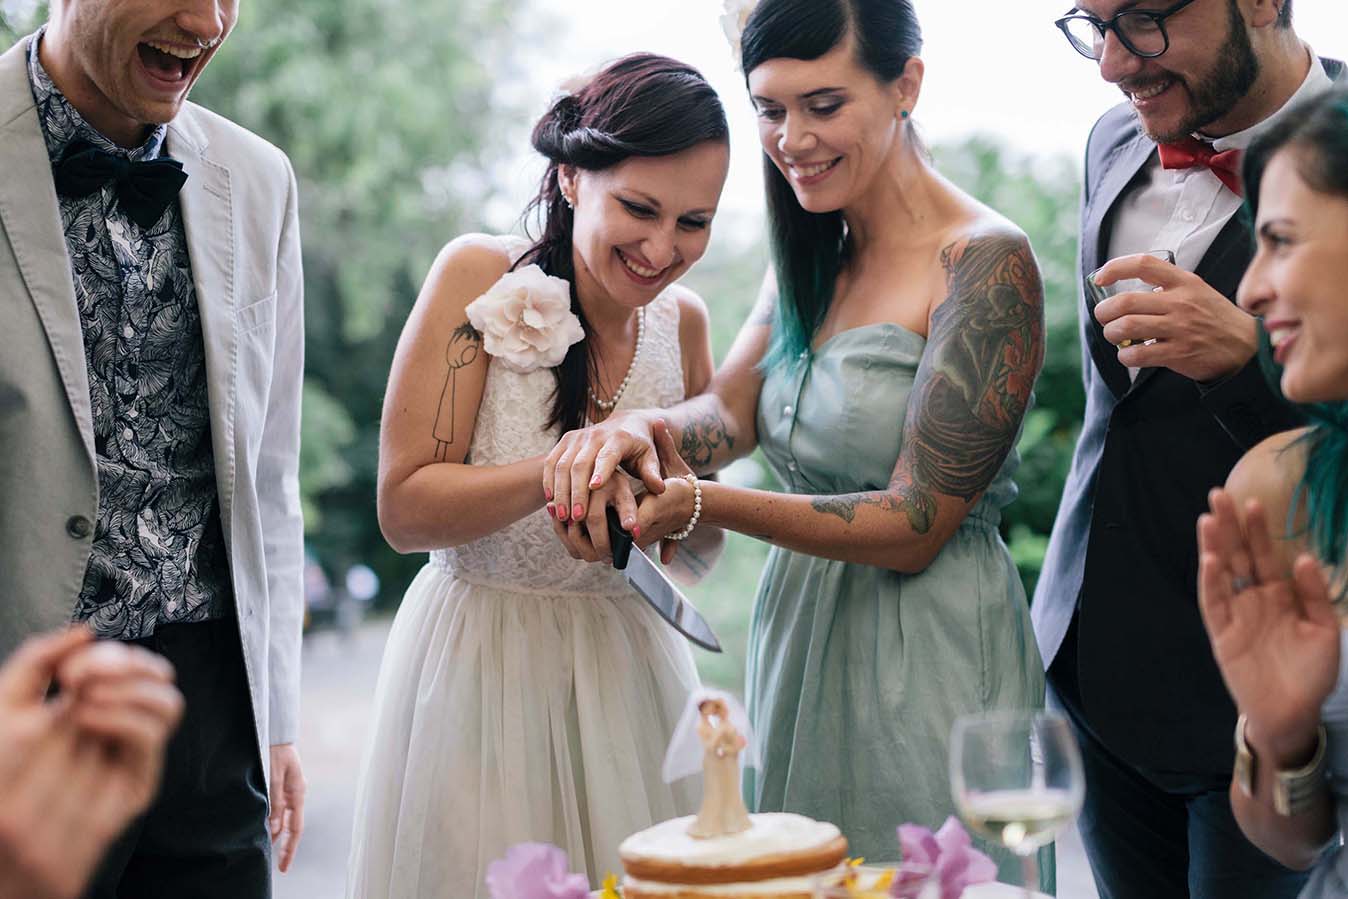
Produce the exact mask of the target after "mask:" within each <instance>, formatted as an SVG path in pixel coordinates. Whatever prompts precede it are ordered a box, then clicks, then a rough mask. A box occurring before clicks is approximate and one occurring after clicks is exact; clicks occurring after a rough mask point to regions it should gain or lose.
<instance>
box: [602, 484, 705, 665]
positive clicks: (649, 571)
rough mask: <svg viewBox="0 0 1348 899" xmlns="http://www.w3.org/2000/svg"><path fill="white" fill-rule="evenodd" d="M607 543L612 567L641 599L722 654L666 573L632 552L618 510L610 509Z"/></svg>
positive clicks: (677, 627) (693, 638) (686, 633)
mask: <svg viewBox="0 0 1348 899" xmlns="http://www.w3.org/2000/svg"><path fill="white" fill-rule="evenodd" d="M608 540H609V545H610V546H611V547H612V548H613V567H614V568H616V569H618V570H619V571H621V572H622V574H623V577H625V578H626V579H627V582H628V583H629V584H631V585H632V586H633V587H635V588H636V591H637V592H638V593H640V594H641V598H642V599H644V600H646V602H647V603H649V604H650V606H651V608H653V609H655V611H656V612H658V613H659V614H660V617H661V618H663V619H665V621H667V622H668V623H669V625H670V626H671V627H673V628H674V630H676V631H678V632H679V633H681V634H683V635H684V636H685V637H687V638H688V639H689V640H690V641H691V642H693V643H696V644H697V645H698V646H701V647H702V648H703V649H706V650H709V651H710V652H720V651H721V641H720V640H717V639H716V634H715V633H714V632H713V631H712V629H711V625H710V624H708V623H707V619H705V618H703V617H702V613H701V612H699V611H698V610H697V607H696V606H694V605H693V604H692V603H691V602H689V600H688V597H686V596H684V595H683V593H681V592H680V591H679V588H678V587H675V586H674V584H673V583H672V582H670V580H669V578H668V577H666V576H665V573H664V572H663V571H661V570H660V569H659V568H658V567H656V564H655V563H654V562H652V561H651V560H650V558H648V557H647V555H646V554H645V553H643V552H641V551H639V550H638V551H637V552H632V535H631V534H629V533H627V531H625V530H623V526H622V521H621V520H620V519H619V518H618V511H617V510H616V509H614V508H613V507H612V506H609V507H608Z"/></svg>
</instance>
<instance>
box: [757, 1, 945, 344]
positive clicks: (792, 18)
mask: <svg viewBox="0 0 1348 899" xmlns="http://www.w3.org/2000/svg"><path fill="white" fill-rule="evenodd" d="M849 34H850V35H851V36H852V38H853V40H854V42H855V45H856V54H857V61H858V62H859V63H860V64H861V66H862V67H863V68H865V69H866V70H867V71H868V72H870V73H871V74H872V75H874V76H875V77H876V79H878V80H879V81H881V82H883V83H886V84H887V83H889V82H892V81H894V80H896V79H897V78H899V77H900V76H901V75H902V74H903V68H904V66H906V65H907V64H908V60H909V59H911V58H912V57H914V56H916V55H917V54H918V53H919V52H920V51H921V50H922V28H921V26H920V25H918V22H917V13H916V12H914V11H913V4H912V2H911V0H762V2H761V3H759V5H758V6H757V7H756V8H755V9H754V11H753V14H752V15H751V16H750V17H749V21H748V23H747V24H746V25H745V28H744V34H743V35H742V36H741V39H740V48H741V49H740V52H741V57H740V62H741V66H742V68H743V70H744V75H745V78H746V79H747V78H748V76H749V73H750V72H752V71H753V70H754V69H756V68H758V66H760V65H761V64H763V63H764V62H767V61H768V60H769V59H782V58H785V59H803V60H811V59H818V58H819V57H821V56H824V55H825V54H827V53H828V52H829V51H831V50H832V49H833V48H834V47H837V46H838V45H839V44H841V43H842V42H843V41H844V40H845V39H846V38H847V36H848V35H849ZM906 127H907V130H908V133H909V137H910V138H912V139H914V140H916V133H915V132H914V130H913V125H912V121H911V120H909V122H908V123H907V126H906ZM763 176H764V180H765V181H766V182H767V198H768V221H769V228H770V237H771V244H772V262H773V267H774V269H775V270H776V273H777V291H778V302H777V307H776V320H775V322H774V324H773V329H772V344H771V346H770V347H769V349H768V353H767V355H766V356H765V357H764V361H763V365H764V367H772V366H774V365H778V364H781V363H788V364H793V363H794V362H795V361H796V360H798V359H799V358H800V357H801V354H802V353H804V352H805V351H806V350H807V349H809V346H810V343H811V342H812V340H813V339H814V335H815V332H816V331H818V330H819V326H820V325H821V324H822V323H823V321H824V316H825V315H826V314H827V313H828V307H829V303H830V302H831V301H832V299H833V288H834V285H835V283H836V282H837V280H838V274H839V273H840V272H841V271H842V267H843V264H844V263H845V262H846V260H847V252H848V246H847V228H846V225H845V224H844V222H843V216H842V212H840V211H834V212H824V213H813V212H807V211H806V210H805V209H803V208H801V205H800V203H799V202H798V201H797V200H796V194H795V192H794V191H793V190H792V189H791V185H790V184H789V183H787V180H786V178H784V177H783V176H782V173H781V172H779V171H778V170H777V166H776V165H774V164H773V162H772V160H771V159H770V158H769V157H768V156H767V154H764V157H763Z"/></svg>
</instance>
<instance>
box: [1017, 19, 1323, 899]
mask: <svg viewBox="0 0 1348 899" xmlns="http://www.w3.org/2000/svg"><path fill="white" fill-rule="evenodd" d="M1291 19H1292V0H1178V2H1174V3H1166V2H1164V0H1154V2H1153V0H1133V2H1129V0H1080V2H1079V3H1078V5H1077V6H1076V7H1075V8H1074V9H1072V10H1071V11H1070V12H1069V13H1068V14H1067V15H1065V16H1064V17H1063V18H1061V19H1059V20H1058V21H1057V23H1056V24H1057V25H1058V27H1059V28H1060V29H1061V30H1062V32H1063V33H1064V35H1066V37H1067V39H1068V41H1069V42H1070V44H1071V46H1072V47H1073V48H1074V49H1075V50H1076V51H1077V52H1078V53H1080V54H1081V55H1082V56H1084V57H1086V58H1087V59H1090V60H1094V61H1096V62H1097V64H1098V66H1099V70H1100V76H1101V77H1102V78H1104V79H1105V80H1106V81H1108V82H1110V83H1112V84H1116V85H1118V87H1119V89H1120V90H1121V91H1122V92H1123V94H1124V96H1125V102H1124V103H1121V104H1120V105H1119V106H1117V107H1116V108H1114V109H1112V110H1110V111H1109V112H1107V113H1106V114H1105V115H1104V116H1103V117H1101V119H1100V120H1099V122H1097V123H1096V126H1095V128H1094V129H1093V130H1092V132H1091V135H1090V138H1089V140H1088V142H1087V150H1086V172H1085V186H1084V197H1083V204H1082V215H1081V228H1082V232H1081V260H1080V266H1081V274H1082V276H1083V278H1084V277H1085V274H1086V273H1087V272H1095V274H1094V275H1093V276H1092V277H1093V279H1094V281H1095V282H1096V284H1098V285H1099V286H1101V287H1107V286H1109V285H1111V284H1113V283H1114V282H1117V281H1122V280H1124V279H1139V280H1140V281H1142V282H1145V284H1146V285H1150V286H1152V287H1154V288H1155V290H1145V291H1132V292H1125V293H1120V294H1118V295H1116V296H1114V297H1111V298H1109V299H1105V300H1103V301H1101V302H1100V303H1099V304H1098V305H1097V306H1095V307H1094V309H1092V308H1091V307H1090V306H1088V305H1087V304H1086V302H1085V300H1084V297H1083V302H1082V305H1081V309H1082V329H1081V330H1082V341H1083V353H1082V357H1083V378H1084V381H1085V388H1086V394H1087V405H1086V417H1085V422H1084V425H1083V428H1082V433H1081V437H1080V441H1079V443H1078V445H1077V448H1076V454H1075V458H1074V459H1073V464H1072V470H1071V473H1070V474H1069V477H1068V482H1067V487H1066V489H1065V491H1064V494H1063V499H1062V505H1061V507H1060V508H1059V511H1058V517H1057V520H1056V522H1055V524H1054V528H1053V535H1052V538H1051V540H1050V543H1049V549H1048V555H1047V557H1046V559H1045V561H1044V569H1043V574H1042V576H1041V578H1040V581H1039V585H1038V589H1037V590H1036V592H1035V599H1034V607H1033V617H1034V622H1035V632H1036V635H1037V637H1038V639H1039V648H1040V651H1041V653H1042V654H1043V657H1044V661H1045V664H1047V665H1048V666H1049V669H1048V673H1049V685H1050V690H1051V692H1052V694H1053V696H1054V698H1056V700H1057V701H1058V703H1059V704H1060V705H1061V706H1062V707H1063V708H1064V709H1065V710H1066V711H1067V713H1068V716H1069V717H1070V718H1071V720H1072V722H1073V725H1074V727H1075V729H1076V732H1077V736H1078V738H1079V739H1080V741H1081V744H1082V752H1083V756H1084V759H1085V764H1086V780H1087V793H1086V805H1085V808H1084V809H1083V811H1082V815H1081V821H1080V825H1081V832H1082V836H1083V838H1084V840H1085V843H1086V849H1087V852H1088V854H1089V856H1090V861H1091V866H1092V869H1093V871H1094V874H1095V880H1096V883H1097V885H1098V887H1099V890H1100V895H1101V897H1102V899H1133V897H1136V899H1166V897H1188V896H1193V897H1202V899H1242V897H1261V899H1266V897H1293V896H1295V895H1296V894H1297V892H1298V891H1299V889H1300V887H1301V885H1302V883H1303V882H1304V875H1302V874H1301V873H1299V872H1292V871H1289V870H1287V869H1285V868H1283V867H1281V866H1279V865H1278V864H1277V863H1275V862H1274V861H1273V860H1271V859H1269V858H1268V857H1267V856H1265V855H1263V854H1262V853H1261V852H1259V851H1258V850H1257V849H1255V848H1254V847H1253V846H1252V845H1250V844H1249V843H1248V842H1247V841H1246V840H1245V839H1244V837H1243V835H1242V834H1241V833H1240V830H1239V827H1238V826H1237V824H1236V822H1235V820H1234V818H1233V816H1232V813H1231V807H1230V801H1229V797H1228V792H1227V791H1228V787H1229V785H1230V783H1231V771H1232V765H1233V761H1234V755H1235V753H1234V744H1233V740H1232V731H1233V728H1234V725H1235V721H1236V711H1235V708H1234V707H1233V705H1232V703H1231V700H1230V698H1229V696H1228V694H1227V692H1226V689H1225V687H1224V685H1223V684H1222V680H1221V677H1220V675H1219V673H1218V670H1217V667H1216V664H1215V663H1214V661H1213V658H1212V653H1211V650H1210V648H1209V645H1208V640H1207V637H1206V635H1205V633H1204V630H1203V624H1202V621H1201V619H1200V616H1199V612H1198V606H1197V599H1196V582H1197V570H1198V560H1197V546H1196V540H1195V536H1194V526H1195V522H1196V520H1197V518H1198V516H1199V514H1200V513H1202V512H1203V511H1205V510H1206V508H1207V492H1208V491H1209V490H1210V489H1211V488H1212V487H1215V486H1218V485H1220V484H1222V483H1223V482H1224V481H1225V480H1226V477H1227V475H1228V474H1229V472H1230V470H1231V468H1232V466H1233V465H1234V464H1235V462H1236V460H1238V459H1239V458H1240V456H1241V455H1242V454H1243V453H1244V452H1245V450H1247V449H1249V448H1250V447H1251V446H1253V445H1254V444H1256V443H1258V442H1259V441H1260V440H1262V439H1263V438H1264V437H1266V436H1268V435H1269V434H1272V433H1276V432H1278V431H1281V430H1285V429H1287V428H1290V427H1294V426H1295V425H1296V424H1297V416H1296V413H1295V412H1294V411H1293V410H1292V409H1291V408H1290V407H1288V406H1287V405H1285V404H1284V403H1283V402H1282V401H1281V399H1279V398H1278V397H1277V396H1276V395H1275V394H1274V392H1273V391H1272V390H1271V389H1270V388H1269V387H1268V385H1267V384H1266V382H1265V380H1264V378H1263V376H1262V373H1261V371H1260V369H1259V363H1258V360H1257V359H1256V358H1255V356H1256V348H1257V333H1258V332H1257V323H1256V321H1255V320H1254V319H1253V318H1251V317H1250V316H1248V315H1246V314H1245V313H1244V312H1242V311H1241V310H1240V309H1239V308H1238V307H1237V306H1236V305H1235V304H1234V302H1233V300H1234V297H1235V291H1236V287H1237V285H1238V284H1239V282H1240V279H1241V276H1242V275H1243V274H1244V271H1245V268H1246V267H1247V266H1248V264H1249V261H1250V254H1251V251H1252V249H1253V242H1252V239H1251V234H1250V231H1249V227H1248V225H1247V224H1246V222H1245V221H1244V220H1243V218H1242V217H1241V216H1240V215H1239V214H1238V212H1239V210H1240V207H1241V202H1242V198H1241V194H1240V191H1241V185H1240V178H1239V173H1240V160H1239V156H1240V152H1241V150H1243V149H1244V148H1245V147H1247V146H1249V144H1250V143H1251V142H1252V141H1253V139H1254V138H1255V136H1256V135H1258V134H1259V133H1261V132H1262V131H1264V130H1265V129H1267V128H1268V127H1270V126H1271V125H1272V124H1273V123H1274V122H1275V121H1276V120H1277V119H1278V117H1279V116H1281V115H1283V114H1285V112H1286V110H1287V109H1289V108H1291V107H1292V106H1294V105H1296V104H1297V103H1300V102H1302V101H1304V100H1306V99H1309V98H1310V97H1312V96H1314V95H1316V94H1318V93H1320V92H1322V91H1324V90H1327V89H1329V88H1330V86H1331V84H1332V81H1333V80H1334V79H1336V78H1340V77H1342V75H1343V66H1342V64H1341V63H1338V62H1335V61H1332V60H1320V59H1317V58H1316V57H1315V55H1314V54H1313V53H1311V51H1310V49H1309V48H1308V47H1307V46H1306V45H1305V44H1304V43H1303V42H1302V41H1301V40H1300V39H1299V38H1298V36H1297V35H1296V33H1295V31H1294V30H1293V28H1292V21H1291ZM1149 251H1168V252H1169V253H1172V254H1173V256H1174V259H1175V263H1174V264H1170V263H1168V262H1165V261H1162V260H1161V259H1158V258H1156V257H1155V256H1154V255H1143V254H1146V253H1148V252H1149ZM1111 260H1112V261H1111ZM1106 262H1108V263H1109V264H1108V265H1106ZM1101 266H1103V268H1101ZM1096 269H1100V271H1098V272H1096Z"/></svg>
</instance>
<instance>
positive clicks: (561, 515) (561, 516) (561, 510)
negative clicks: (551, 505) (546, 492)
mask: <svg viewBox="0 0 1348 899" xmlns="http://www.w3.org/2000/svg"><path fill="white" fill-rule="evenodd" d="M557 520H558V521H566V506H558V507H557Z"/></svg>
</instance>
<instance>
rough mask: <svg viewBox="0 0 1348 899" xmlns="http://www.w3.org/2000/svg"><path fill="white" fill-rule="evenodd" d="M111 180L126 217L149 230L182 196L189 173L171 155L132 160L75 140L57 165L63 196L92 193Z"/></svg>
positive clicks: (59, 186)
mask: <svg viewBox="0 0 1348 899" xmlns="http://www.w3.org/2000/svg"><path fill="white" fill-rule="evenodd" d="M109 182H111V183H112V184H113V191H114V192H115V193H116V195H117V205H118V206H120V207H121V209H122V212H124V213H125V214H126V217H127V218H129V219H131V221H133V222H135V223H136V224H137V225H140V227H141V228H143V229H148V228H150V227H151V226H152V225H154V223H155V222H157V221H159V218H160V216H162V215H163V214H164V210H165V209H168V208H169V204H171V203H172V202H173V199H174V197H176V196H178V191H179V190H181V189H182V186H183V184H185V183H186V182H187V173H186V172H184V171H183V164H182V163H181V162H179V161H178V160H176V159H169V158H168V157H167V156H161V157H159V158H158V159H150V160H145V161H143V162H131V161H130V160H128V159H124V158H122V157H121V156H116V155H114V154H112V153H109V152H107V151H106V150H100V149H98V148H97V147H95V146H94V145H93V144H91V143H88V142H87V141H75V142H74V143H72V144H71V145H70V146H69V147H68V148H67V149H66V152H65V154H64V155H63V156H62V157H61V161H60V162H58V163H57V164H56V191H57V193H59V194H61V195H62V196H65V197H84V196H88V195H89V194H91V193H93V192H94V191H96V190H99V189H101V188H102V187H103V185H105V184H107V183H109Z"/></svg>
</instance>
